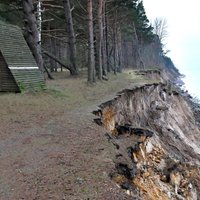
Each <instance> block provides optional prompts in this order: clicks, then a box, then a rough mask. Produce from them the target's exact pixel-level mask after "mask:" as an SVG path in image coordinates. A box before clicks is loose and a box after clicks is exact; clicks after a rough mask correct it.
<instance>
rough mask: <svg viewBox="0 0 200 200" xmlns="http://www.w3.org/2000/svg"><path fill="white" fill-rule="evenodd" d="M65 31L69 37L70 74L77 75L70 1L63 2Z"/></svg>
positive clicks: (64, 0)
mask: <svg viewBox="0 0 200 200" xmlns="http://www.w3.org/2000/svg"><path fill="white" fill-rule="evenodd" d="M63 5H64V12H65V21H66V31H67V34H68V37H69V41H68V44H69V59H70V64H71V66H70V73H71V75H77V74H78V68H77V61H76V38H75V34H74V27H73V20H72V14H71V7H70V0H63Z"/></svg>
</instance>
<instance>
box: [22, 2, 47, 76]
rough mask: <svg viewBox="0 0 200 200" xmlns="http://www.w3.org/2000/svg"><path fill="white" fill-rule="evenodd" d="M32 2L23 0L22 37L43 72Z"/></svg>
mask: <svg viewBox="0 0 200 200" xmlns="http://www.w3.org/2000/svg"><path fill="white" fill-rule="evenodd" d="M33 10H34V9H33V2H32V0H23V11H24V26H25V30H24V37H25V39H26V42H27V44H28V46H29V48H30V49H31V51H32V53H33V56H34V58H35V60H36V63H37V65H38V67H39V69H40V70H41V71H42V72H43V73H44V66H43V58H42V55H41V48H40V41H39V33H38V29H37V23H36V17H35V14H34V13H33Z"/></svg>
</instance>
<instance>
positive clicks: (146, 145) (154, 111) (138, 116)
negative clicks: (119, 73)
mask: <svg viewBox="0 0 200 200" xmlns="http://www.w3.org/2000/svg"><path fill="white" fill-rule="evenodd" d="M156 76H158V75H156ZM186 99H187V97H184V96H183V95H181V94H179V93H178V92H177V91H175V90H173V89H172V87H171V86H169V85H166V84H164V83H162V82H160V83H154V84H144V85H140V86H138V87H135V88H132V89H125V90H123V91H121V92H120V93H118V95H117V96H116V97H115V98H114V99H113V100H110V101H108V102H105V103H103V104H101V105H100V109H99V110H98V111H95V112H94V114H96V115H98V116H100V118H99V119H97V120H96V121H97V122H98V123H99V124H102V126H104V127H105V129H106V131H107V134H106V136H107V137H108V140H109V141H110V142H111V144H113V148H116V158H115V159H114V162H115V166H116V169H115V170H113V171H112V172H110V176H111V178H112V179H113V181H115V182H116V184H117V185H119V186H120V187H121V188H122V190H124V191H125V192H127V194H128V195H130V196H133V197H134V198H136V199H151V200H155V199H162V200H163V199H187V200H195V199H198V198H199V197H200V170H199V169H200V168H199V167H200V129H199V126H198V124H199V123H198V120H197V116H198V115H197V113H198V111H197V113H196V114H195V115H194V112H193V109H192V106H191V104H190V103H189V102H188V101H187V100H186Z"/></svg>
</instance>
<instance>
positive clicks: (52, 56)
mask: <svg viewBox="0 0 200 200" xmlns="http://www.w3.org/2000/svg"><path fill="white" fill-rule="evenodd" d="M42 53H43V54H45V55H47V56H48V57H49V58H51V59H53V60H54V61H56V62H57V63H59V64H60V65H61V66H62V67H64V68H65V69H68V70H69V71H71V68H70V67H69V66H67V65H66V64H64V63H63V62H62V61H61V60H60V59H59V58H56V57H55V56H54V55H53V54H51V53H49V52H48V51H45V50H42Z"/></svg>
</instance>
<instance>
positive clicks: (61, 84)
mask: <svg viewBox="0 0 200 200" xmlns="http://www.w3.org/2000/svg"><path fill="white" fill-rule="evenodd" d="M54 77H55V79H56V80H54V81H47V89H46V90H45V91H42V92H37V93H21V94H11V93H6V94H0V110H1V115H0V121H1V124H2V126H1V127H2V128H0V134H1V135H2V134H7V131H6V130H5V126H6V127H7V126H8V127H9V128H8V130H9V129H10V128H12V129H16V130H17V127H18V126H24V127H30V126H32V125H34V124H38V123H39V124H41V123H43V122H44V121H45V120H47V119H48V120H49V119H51V118H53V117H55V116H57V115H61V114H62V113H64V112H66V111H69V110H73V109H77V108H80V107H84V106H90V105H94V104H97V103H98V102H99V100H103V99H104V98H105V97H108V96H109V95H114V94H115V93H116V92H117V91H120V90H121V89H123V88H125V87H126V86H130V85H131V84H139V83H140V82H142V81H145V82H147V80H144V79H143V78H142V77H141V76H136V75H134V73H133V72H132V71H130V70H129V71H125V72H124V73H121V74H117V75H114V74H109V81H102V82H97V83H96V84H95V85H92V86H91V85H90V86H89V85H88V84H87V80H86V75H85V74H83V75H81V76H80V77H75V78H73V77H70V76H69V74H67V73H66V72H63V73H61V72H58V73H56V74H54ZM3 132H4V133H3Z"/></svg>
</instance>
